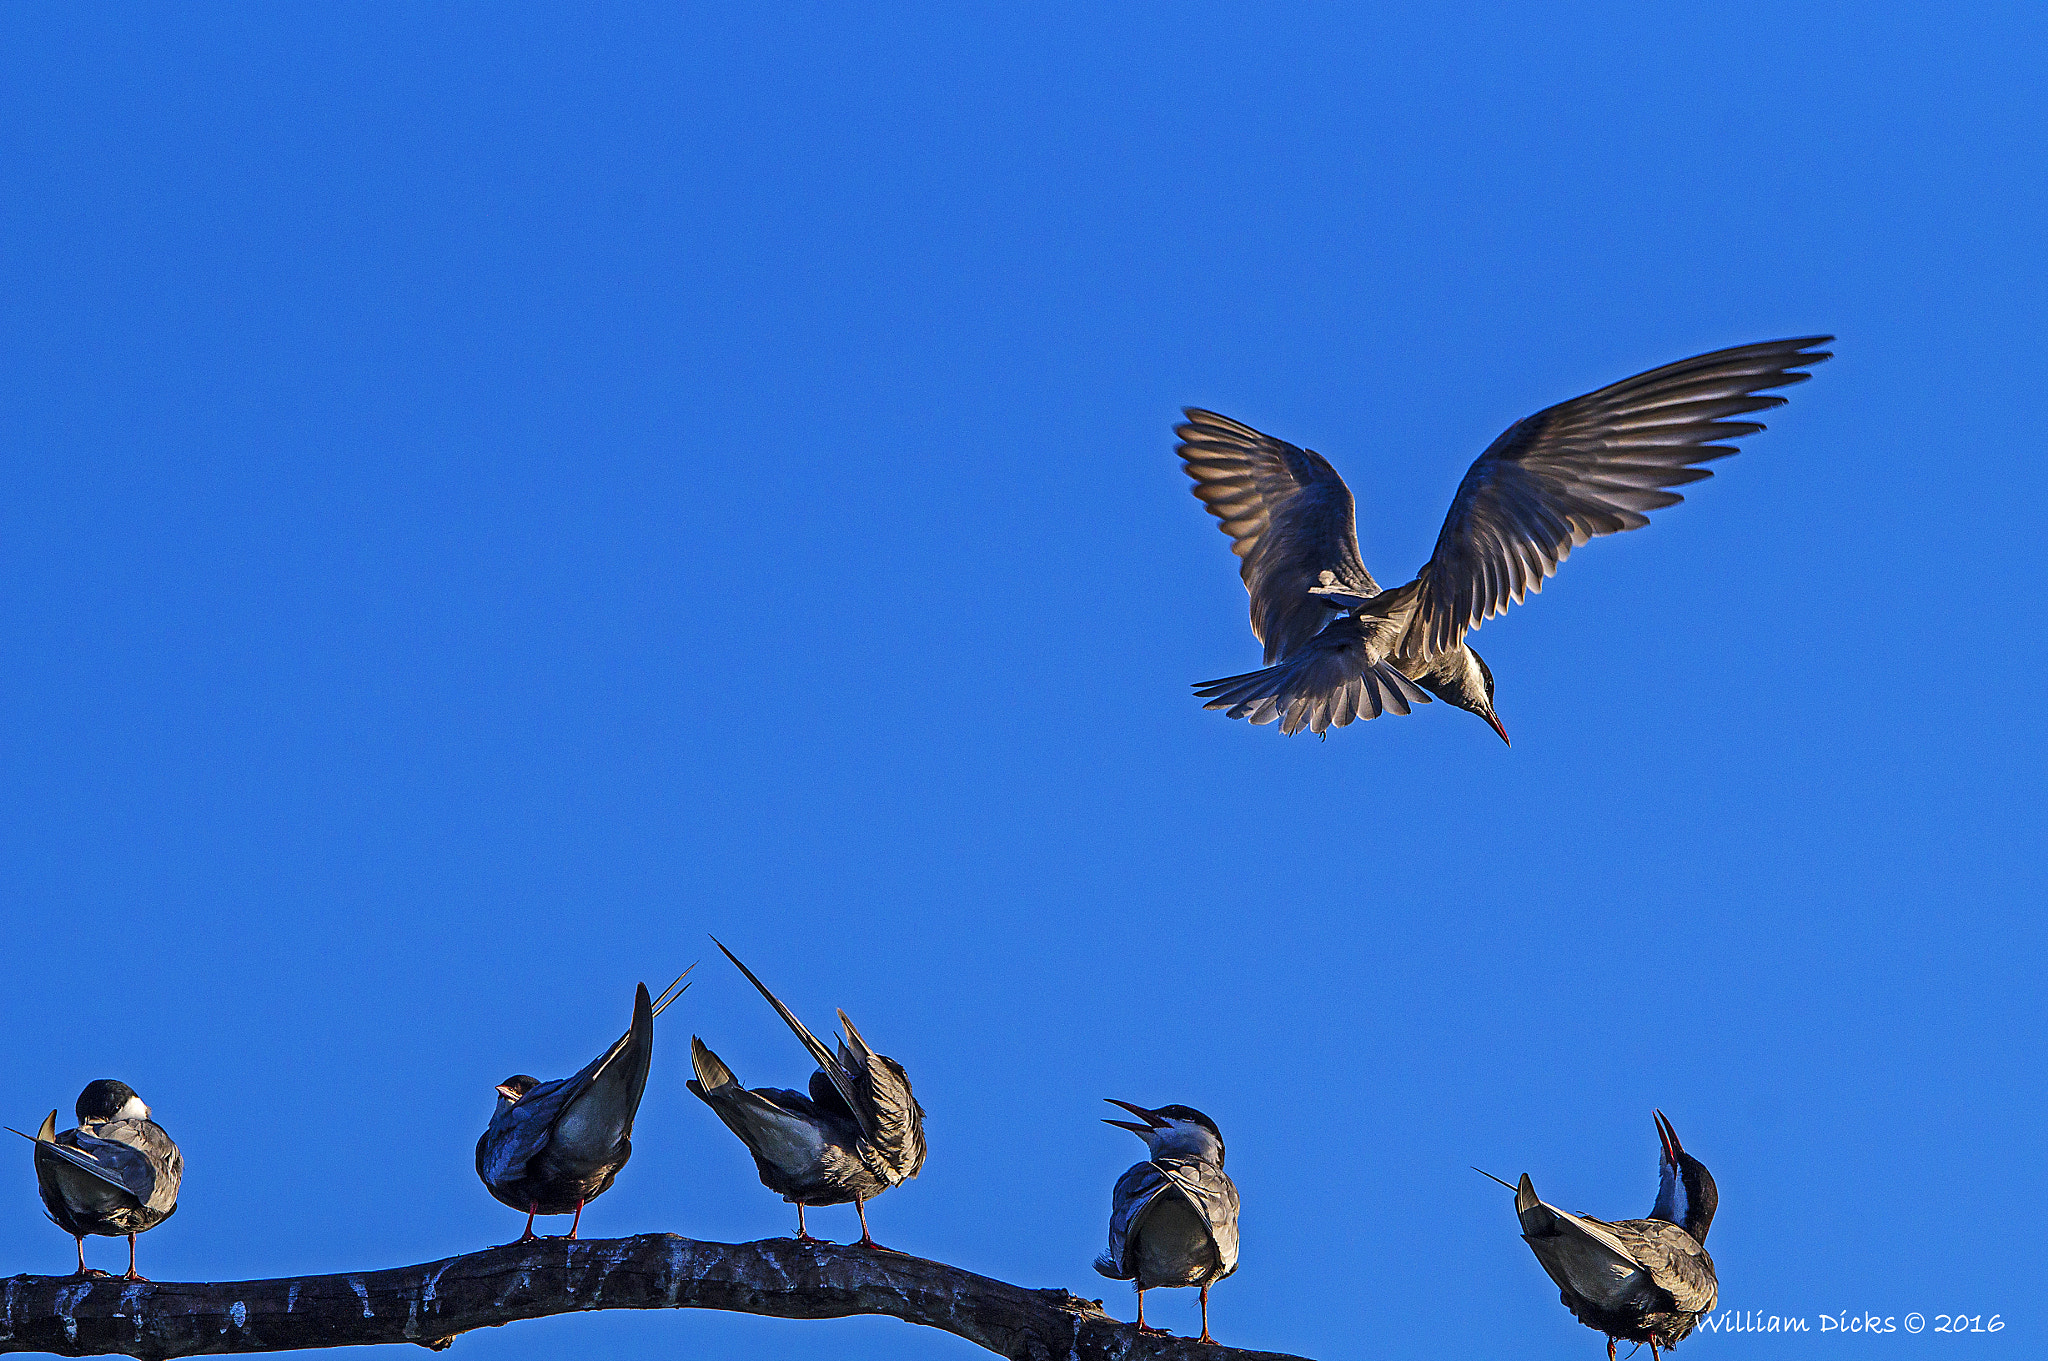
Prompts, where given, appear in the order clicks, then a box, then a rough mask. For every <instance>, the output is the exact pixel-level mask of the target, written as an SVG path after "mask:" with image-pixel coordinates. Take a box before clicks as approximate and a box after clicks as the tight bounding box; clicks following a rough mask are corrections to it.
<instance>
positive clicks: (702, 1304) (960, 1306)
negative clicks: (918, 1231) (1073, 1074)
mask: <svg viewBox="0 0 2048 1361" xmlns="http://www.w3.org/2000/svg"><path fill="white" fill-rule="evenodd" d="M586 1309H726V1310H731V1311H733V1312H735V1313H742V1314H765V1315H768V1316H770V1317H773V1318H845V1317H847V1316H848V1315H852V1314H887V1315H889V1316H890V1317H893V1318H900V1319H903V1320H904V1321H906V1322H909V1323H917V1324H922V1325H923V1326H925V1327H928V1328H941V1329H944V1330H945V1331H946V1332H949V1333H953V1334H956V1335H957V1336H960V1337H964V1338H966V1339H967V1340H968V1341H969V1342H972V1343H974V1344H976V1345H977V1346H980V1347H985V1348H987V1349H988V1350H989V1351H992V1352H994V1353H996V1354H997V1355H999V1356H1006V1357H1011V1358H1014V1359H1015V1361H1299V1358H1294V1357H1285V1356H1282V1355H1281V1354H1279V1353H1276V1352H1250V1351H1239V1350H1237V1349H1235V1348H1231V1347H1217V1346H1203V1345H1202V1344H1200V1343H1197V1342H1195V1341H1193V1340H1192V1339H1189V1338H1181V1337H1148V1336H1143V1335H1141V1334H1140V1333H1139V1332H1138V1330H1137V1329H1136V1328H1134V1327H1132V1326H1131V1325H1130V1324H1127V1323H1120V1322H1118V1321H1117V1320H1115V1319H1112V1318H1110V1317H1109V1316H1108V1315H1107V1314H1105V1313H1104V1312H1103V1311H1102V1307H1101V1305H1100V1304H1099V1303H1097V1302H1095V1301H1091V1300H1084V1299H1081V1298H1079V1297H1078V1296H1075V1295H1072V1294H1069V1293H1068V1292H1067V1291H1065V1290H1026V1289H1024V1288H1023V1287H1021V1286H1015V1285H1009V1284H1007V1283H1005V1282H1003V1281H997V1280H992V1279H990V1278H989V1277H987V1276H977V1275H975V1274H974V1273H972V1272H968V1271H961V1270H960V1269H959V1268H957V1267H950V1266H946V1265H944V1264H943V1263H939V1262H929V1261H926V1260H925V1259H923V1258H921V1257H910V1256H906V1255H904V1254H902V1253H896V1252H873V1251H869V1250H868V1249H865V1248H858V1247H843V1246H840V1245H839V1244H836V1243H820V1242H810V1243H804V1242H798V1241H797V1240H795V1239H791V1238H771V1239H766V1240H764V1241H762V1242H758V1243H702V1242H698V1241H697V1240H695V1239H691V1238H682V1237H678V1236H677V1235H675V1234H667V1233H645V1234H639V1235H637V1236H635V1237H632V1238H597V1239H585V1240H582V1241H578V1242H570V1241H568V1240H566V1239H559V1238H543V1239H540V1240H538V1241H536V1242H532V1243H524V1244H509V1245H507V1246H504V1247H494V1248H486V1249H485V1250H484V1251H482V1252H472V1253H468V1254H466V1255H464V1256H461V1257H449V1258H446V1259H444V1260H442V1261H439V1262H428V1263H425V1264H424V1265H421V1266H408V1267H395V1268H393V1269H391V1270H389V1271H357V1272H345V1273H342V1274H340V1275H335V1276H300V1277H296V1278H286V1279H281V1280H274V1281H228V1282H213V1283H204V1284H202V1283H182V1282H172V1281H164V1282H149V1281H124V1280H121V1279H119V1278H118V1277H95V1278H90V1279H85V1278H80V1277H76V1276H14V1277H10V1278H8V1279H6V1280H5V1281H0V1352H29V1351H33V1352H55V1353H56V1354H58V1355H60V1356H97V1355H104V1354H108V1353H113V1354H117V1355H124V1356H136V1357H145V1358H157V1357H172V1356H204V1355H216V1354H224V1353H229V1352H278V1351H296V1350H298V1349H300V1348H305V1347H348V1346H362V1345H368V1344H374V1343H388V1342H416V1343H418V1344H420V1345H421V1346H424V1347H431V1348H435V1349H437V1350H438V1349H439V1348H442V1347H446V1346H448V1345H449V1344H450V1343H451V1342H453V1341H454V1339H455V1338H456V1337H457V1336H458V1335H460V1334H462V1333H466V1332H469V1331H470V1330H471V1329H473V1328H495V1327H498V1326H500V1325H502V1324H506V1323H513V1322H516V1321H518V1320H519V1319H527V1318H545V1317H547V1316H548V1315H551V1314H571V1313H576V1312H579V1311H582V1310H586Z"/></svg>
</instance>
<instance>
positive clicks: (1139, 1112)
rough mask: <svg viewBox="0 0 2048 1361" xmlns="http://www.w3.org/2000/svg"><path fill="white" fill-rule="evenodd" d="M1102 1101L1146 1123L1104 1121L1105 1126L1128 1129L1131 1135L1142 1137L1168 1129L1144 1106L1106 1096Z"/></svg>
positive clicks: (1163, 1122)
mask: <svg viewBox="0 0 2048 1361" xmlns="http://www.w3.org/2000/svg"><path fill="white" fill-rule="evenodd" d="M1102 1099H1103V1100H1104V1101H1107V1102H1108V1103H1109V1104H1110V1105H1112V1106H1122V1107H1123V1108H1124V1109H1125V1110H1127V1111H1129V1112H1130V1113H1131V1114H1132V1115H1135V1116H1137V1117H1138V1118H1139V1119H1140V1120H1143V1121H1144V1122H1145V1123H1144V1124H1142V1125H1134V1124H1132V1123H1131V1122H1130V1121H1128V1120H1104V1121H1103V1122H1102V1123H1103V1124H1105V1125H1115V1126H1116V1127H1117V1128H1118V1129H1127V1130H1129V1131H1130V1132H1131V1133H1133V1134H1136V1135H1140V1136H1142V1135H1146V1134H1150V1133H1151V1132H1152V1131H1153V1130H1155V1129H1164V1128H1166V1121H1164V1120H1162V1119H1160V1118H1159V1117H1158V1116H1157V1115H1156V1114H1154V1113H1153V1112H1151V1111H1148V1110H1146V1109H1145V1108H1144V1107H1143V1106H1133V1105H1132V1104H1131V1103H1130V1102H1128V1101H1119V1100H1117V1099H1116V1098H1115V1097H1113V1096H1105V1097H1103V1098H1102Z"/></svg>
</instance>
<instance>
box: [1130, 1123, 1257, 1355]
mask: <svg viewBox="0 0 2048 1361" xmlns="http://www.w3.org/2000/svg"><path fill="white" fill-rule="evenodd" d="M1105 1099H1106V1100H1107V1101H1108V1102H1109V1103H1110V1104H1111V1105H1112V1106H1121V1107H1123V1108H1124V1109H1125V1110H1127V1111H1129V1112H1130V1113H1131V1114H1132V1115H1135V1116H1137V1117H1138V1119H1139V1120H1142V1121H1144V1123H1143V1124H1137V1123H1135V1122H1133V1121H1130V1120H1105V1121H1103V1123H1104V1124H1106V1125H1115V1126H1116V1127H1117V1128H1118V1129H1127V1130H1129V1131H1130V1132H1131V1133H1133V1134H1135V1135H1137V1136H1138V1137H1139V1138H1140V1139H1143V1140H1144V1141H1145V1152H1146V1160H1145V1161H1144V1162H1141V1163H1138V1164H1137V1165H1136V1166H1134V1167H1132V1168H1131V1169H1130V1170H1129V1171H1127V1172H1125V1173H1124V1174H1123V1175H1122V1176H1121V1177H1118V1178H1117V1182H1116V1189H1115V1190H1114V1191H1113V1192H1111V1194H1110V1206H1109V1248H1108V1250H1107V1251H1106V1252H1104V1253H1103V1254H1102V1255H1101V1256H1100V1257H1098V1258H1096V1259H1095V1269H1096V1270H1097V1271H1099V1272H1100V1273H1102V1274H1103V1275H1104V1276H1107V1277H1109V1278H1110V1279H1111V1280H1117V1281H1129V1282H1131V1284H1132V1286H1133V1287H1134V1288H1135V1289H1136V1290H1137V1292H1138V1331H1139V1332H1141V1333H1163V1332H1165V1331H1166V1330H1165V1329H1164V1328H1153V1327H1149V1326H1147V1324H1146V1322H1145V1292H1146V1291H1147V1290H1152V1289H1155V1288H1157V1287H1159V1286H1196V1287H1199V1288H1200V1290H1201V1292H1202V1336H1201V1338H1200V1339H1199V1340H1200V1341H1203V1342H1214V1341H1215V1340H1216V1339H1215V1338H1213V1337H1210V1336H1209V1287H1210V1286H1212V1285H1214V1284H1216V1282H1218V1281H1220V1280H1222V1279H1223V1278H1224V1277H1225V1276H1228V1275H1229V1274H1230V1273H1231V1272H1233V1271H1235V1270H1237V1186H1236V1185H1235V1184H1234V1183H1233V1182H1232V1181H1231V1180H1230V1177H1229V1175H1228V1174H1227V1173H1225V1172H1224V1170H1223V1134H1222V1132H1221V1131H1220V1130H1218V1129H1217V1128H1216V1122H1215V1121H1214V1120H1211V1119H1210V1118H1209V1117H1208V1116H1206V1115H1204V1114H1202V1113H1201V1112H1200V1111H1198V1110H1196V1109H1195V1108H1194V1107H1192V1106H1161V1107H1160V1108H1159V1109H1157V1110H1147V1109H1145V1108H1144V1107H1143V1106H1134V1105H1132V1104H1131V1103H1130V1102H1128V1101H1118V1100H1117V1099H1116V1098H1115V1097H1108V1098H1105Z"/></svg>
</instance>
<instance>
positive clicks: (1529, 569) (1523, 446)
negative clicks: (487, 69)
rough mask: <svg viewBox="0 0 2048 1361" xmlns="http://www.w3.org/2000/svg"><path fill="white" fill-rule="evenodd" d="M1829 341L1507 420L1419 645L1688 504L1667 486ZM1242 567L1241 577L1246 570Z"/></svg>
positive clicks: (1635, 383) (1777, 400)
mask: <svg viewBox="0 0 2048 1361" xmlns="http://www.w3.org/2000/svg"><path fill="white" fill-rule="evenodd" d="M1832 339H1833V337H1832V336H1804V337H1801V338H1798V339H1794V340H1771V341H1765V342H1763V343H1762V344H1758V345H1740V346H1737V347H1735V348H1734V349H1728V350H1716V351H1715V352H1713V353H1712V354H1703V355H1698V356H1695V357H1694V358H1691V359H1682V360H1680V361H1679V362H1677V363H1675V364H1666V365H1665V366H1664V367H1662V368H1658V369H1652V370H1650V371H1649V372H1648V373H1641V374H1637V375H1636V376H1635V377H1633V378H1625V379H1623V380H1622V381H1621V382H1619V383H1615V384H1612V385H1611V386H1608V387H1604V388H1601V389H1600V390H1599V391H1597V392H1590V393H1587V394H1586V395H1585V396H1583V397H1575V398H1573V399H1572V400H1571V401H1568V402H1561V403H1559V404H1558V405H1556V406H1553V407H1550V408H1548V409H1547V410H1544V411H1539V412H1537V413H1536V414H1535V415H1533V416H1529V417H1525V418H1524V419H1522V420H1519V421H1517V422H1515V423H1514V424H1513V425H1511V426H1509V427H1508V429H1507V430H1506V432H1505V433H1503V434H1502V435H1501V437H1500V438H1499V439H1497V440H1495V441H1494V442H1493V444H1492V445H1491V447H1489V448H1488V449H1487V451H1486V452H1485V453H1483V454H1481V455H1480V456H1479V458H1478V459H1477V461H1475V462H1474V463H1473V464H1472V467H1471V468H1470V469H1469V470H1468V471H1467V472H1466V474H1465V479H1464V481H1463V482H1461V483H1460V484H1459V486H1458V494H1457V495H1456V496H1455V497H1454V498H1452V501H1451V509H1450V513H1449V515H1447V516H1446V517H1445V519H1444V527H1443V531H1442V533H1441V534H1439V535H1438V537H1437V542H1436V551H1435V552H1434V553H1433V554H1432V555H1431V557H1430V560H1429V562H1428V563H1427V564H1426V565H1424V567H1423V569H1422V572H1421V580H1422V583H1423V598H1422V604H1421V607H1420V610H1419V612H1418V615H1417V621H1416V627H1417V628H1418V629H1420V630H1421V631H1422V632H1421V638H1422V642H1423V646H1424V649H1425V650H1426V651H1427V652H1428V653H1430V654H1436V653H1441V652H1447V651H1449V650H1450V649H1451V648H1453V647H1455V646H1456V645H1457V643H1458V641H1459V639H1461V638H1462V637H1463V636H1464V634H1465V632H1466V631H1467V630H1468V629H1476V628H1478V627H1479V626H1480V625H1481V624H1483V623H1485V622H1486V621H1487V620H1488V619H1491V618H1493V617H1494V616H1495V615H1497V614H1500V613H1502V612H1504V611H1505V610H1506V609H1507V608H1508V606H1509V605H1510V604H1519V603H1520V602H1521V601H1522V599H1523V598H1524V596H1526V595H1528V594H1530V593H1532V592H1535V591H1538V590H1541V589H1542V587H1543V581H1544V578H1546V577H1549V576H1551V575H1552V574H1554V573H1555V572H1556V571H1557V565H1558V564H1559V563H1561V562H1563V561H1564V560H1565V558H1567V557H1568V556H1570V554H1571V551H1572V550H1573V549H1574V548H1577V547H1578V546H1579V545H1580V544H1583V543H1585V542H1586V541H1587V540H1589V539H1593V538H1597V537H1599V536H1600V535H1603V534H1617V533H1620V532H1621V531H1623V530H1629V529H1640V528H1642V527H1643V526H1644V525H1646V524H1648V523H1649V522H1650V521H1649V517H1648V514H1647V512H1649V511H1653V510H1657V509H1659V508H1661V507H1664V506H1669V505H1675V504H1677V503H1678V502H1680V501H1682V500H1684V499H1685V498H1684V497H1683V496H1681V495H1679V494H1678V493H1677V492H1675V491H1672V490H1670V489H1671V488H1673V487H1681V486H1684V485H1686V484H1687V483H1690V482H1697V481H1699V480H1701V479H1702V478H1706V477H1711V476H1713V473H1712V471H1711V470H1710V469H1707V468H1701V467H1696V466H1694V465H1696V464H1700V463H1708V462H1712V461H1713V460H1714V459H1717V458H1726V457H1728V456H1729V455H1731V454H1733V453H1736V452H1737V450H1736V448H1735V447H1734V445H1733V444H1731V443H1727V442H1726V441H1731V440H1737V439H1741V438H1743V437H1744V436H1747V435H1753V434H1755V433H1756V432H1757V431H1759V430H1762V429H1763V428H1764V427H1763V426H1762V425H1761V424H1759V423H1758V422H1755V421H1743V420H1731V419H1730V417H1735V416H1743V415H1747V414H1748V413H1750V412H1755V411H1763V410H1767V409H1769V408H1771V407H1775V406H1782V405H1783V404H1784V401H1785V399H1784V398H1783V397H1772V396H1762V395H1759V394H1761V393H1765V392H1767V391H1768V390H1769V389H1771V388H1781V387H1789V386H1791V385H1792V384H1794V383H1803V382H1805V381H1806V380H1807V379H1808V378H1810V377H1811V376H1812V375H1811V374H1808V373H1804V372H1801V370H1803V369H1807V368H1811V367H1812V366H1813V365H1815V364H1818V363H1820V362H1821V361H1823V360H1825V359H1827V358H1828V357H1829V356H1828V354H1827V353H1826V352H1825V351H1816V350H1815V349H1814V347H1815V346H1817V345H1823V344H1826V343H1827V342H1828V341H1829V340H1832ZM1249 570H1250V568H1249V560H1247V572H1249Z"/></svg>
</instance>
